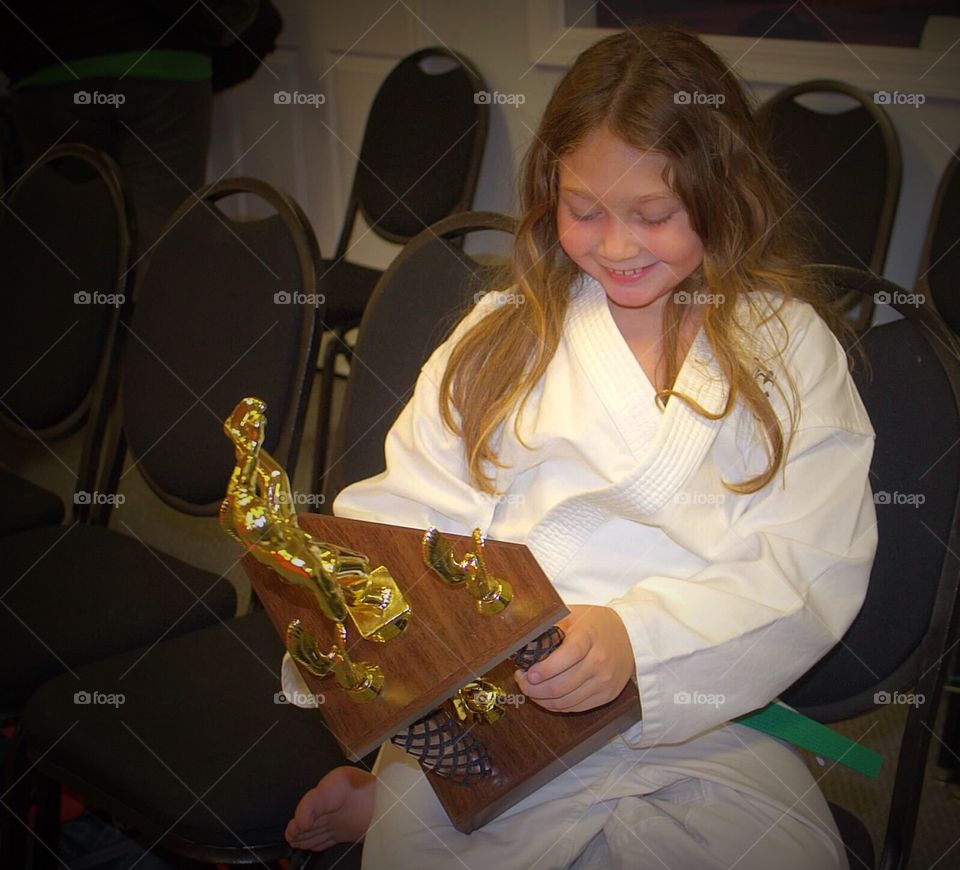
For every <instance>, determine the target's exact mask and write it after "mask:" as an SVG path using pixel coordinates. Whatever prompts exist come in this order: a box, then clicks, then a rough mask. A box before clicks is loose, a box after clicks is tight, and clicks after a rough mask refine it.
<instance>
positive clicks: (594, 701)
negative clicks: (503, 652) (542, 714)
mask: <svg viewBox="0 0 960 870" xmlns="http://www.w3.org/2000/svg"><path fill="white" fill-rule="evenodd" d="M557 624H558V625H559V626H560V628H562V629H563V632H564V634H565V635H566V637H565V638H564V640H563V643H562V644H560V646H559V647H558V648H557V649H555V650H554V651H553V652H552V653H550V655H549V656H547V657H546V658H545V659H544V660H543V661H542V662H537V664H535V665H534V666H533V667H532V668H530V670H529V671H526V672H524V671H520V670H518V671H517V672H516V675H515V676H516V680H517V685H518V686H519V687H520V691H521V692H523V693H524V695H526V696H527V697H529V698H530V700H531V701H535V702H536V703H537V704H539V705H540V706H541V707H543V708H544V709H546V710H553V711H555V712H561V711H562V712H565V713H577V712H580V711H582V710H591V709H593V708H594V707H599V706H600V705H601V704H606V703H607V702H608V701H612V700H613V699H614V698H616V697H617V695H619V694H620V692H621V691H622V690H623V687H624V686H625V685H626V684H627V680H628V679H630V677H631V676H632V675H633V672H634V669H635V667H636V665H635V662H634V658H633V647H632V646H631V645H630V638H629V636H628V635H627V629H626V627H625V626H624V624H623V621H622V620H621V619H620V616H619V615H618V614H617V612H616V611H615V610H612V609H611V608H609V607H596V606H593V605H589V604H571V605H570V615H569V616H567V617H565V618H564V619H562V620H560V622H559V623H557Z"/></svg>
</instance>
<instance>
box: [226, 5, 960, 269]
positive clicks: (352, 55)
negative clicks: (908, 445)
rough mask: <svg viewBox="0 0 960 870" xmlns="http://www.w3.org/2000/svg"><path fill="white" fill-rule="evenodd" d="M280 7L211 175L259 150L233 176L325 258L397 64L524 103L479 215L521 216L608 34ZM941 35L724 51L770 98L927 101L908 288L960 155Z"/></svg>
mask: <svg viewBox="0 0 960 870" xmlns="http://www.w3.org/2000/svg"><path fill="white" fill-rule="evenodd" d="M275 2H276V5H277V6H278V8H280V10H281V12H282V14H283V16H284V20H285V23H286V26H285V28H284V32H283V34H282V35H281V39H280V41H281V46H282V47H281V49H280V51H278V52H277V53H275V54H273V55H271V56H269V57H268V58H267V59H266V62H265V68H263V69H261V71H260V72H259V73H258V75H257V76H256V77H255V78H254V79H253V80H251V81H250V82H247V83H245V84H244V85H242V86H241V87H239V88H237V89H235V90H234V91H232V92H230V93H228V94H226V95H224V96H222V97H221V98H219V100H218V104H217V106H216V110H215V131H214V143H215V144H214V149H213V153H212V155H211V172H212V173H213V177H218V176H219V175H220V174H221V173H222V172H224V171H226V170H227V168H228V167H229V166H230V165H231V164H232V163H234V161H235V160H236V159H237V158H238V157H240V156H241V154H243V152H244V151H245V150H246V149H248V148H249V149H250V150H249V151H248V152H247V153H246V154H245V156H243V157H242V159H241V160H240V162H239V163H238V164H237V165H236V167H234V168H233V169H232V170H231V171H232V172H237V171H238V170H240V171H243V172H244V173H248V174H253V175H260V176H262V177H264V178H267V179H269V180H271V181H274V182H276V183H278V184H280V185H282V186H284V187H286V188H288V189H290V190H291V191H292V192H293V193H294V194H295V195H296V197H297V198H298V199H299V200H300V201H301V203H302V204H303V205H304V207H305V209H306V210H307V213H308V214H309V215H310V217H311V219H312V220H313V223H314V226H315V228H316V230H317V235H318V238H319V240H320V244H321V249H322V251H323V252H324V253H325V254H330V253H331V252H332V250H333V247H334V244H335V241H336V238H337V236H338V234H339V230H340V222H341V220H342V216H343V212H344V207H345V202H346V197H347V192H348V190H349V185H350V181H351V179H352V177H353V169H354V166H355V159H356V158H355V152H356V151H357V150H358V149H359V144H360V140H361V137H362V133H363V125H364V121H365V119H366V115H367V111H368V109H369V107H370V104H371V102H372V100H373V96H374V93H375V92H376V89H377V86H378V85H379V83H380V81H381V80H382V79H383V77H384V76H385V75H386V74H387V72H388V71H389V70H390V68H391V67H392V66H393V64H394V63H396V61H397V60H399V59H400V58H401V57H403V56H404V55H406V54H408V53H410V52H411V51H414V50H416V49H417V48H420V47H423V46H426V45H431V44H444V45H447V46H449V47H451V48H453V49H455V50H456V51H457V52H459V53H462V54H463V55H464V56H465V57H466V58H468V59H469V60H470V61H471V62H472V63H473V64H474V66H475V67H476V68H477V70H478V71H479V72H480V74H481V75H482V76H483V78H484V79H485V80H486V81H487V84H488V89H489V90H491V91H493V90H497V91H499V92H501V93H505V94H522V95H523V97H524V98H525V103H524V104H523V105H522V106H519V107H516V106H512V105H495V106H492V112H491V115H492V117H491V128H490V134H489V140H488V144H487V152H486V156H485V159H484V163H483V168H482V171H481V175H480V183H479V189H478V193H477V197H476V202H475V206H476V207H477V208H483V209H493V210H498V211H508V212H509V211H513V210H514V203H515V199H514V180H513V179H514V176H515V170H516V167H517V163H518V161H519V158H520V155H521V154H522V153H523V150H524V148H525V147H526V144H527V142H528V141H529V139H530V136H531V130H532V129H535V127H536V124H537V121H538V119H539V117H540V114H541V112H542V110H543V107H544V106H545V104H546V102H547V100H548V98H549V95H550V92H551V90H552V88H553V86H554V84H555V82H556V81H557V79H558V78H559V76H560V74H561V73H562V70H563V68H564V67H565V65H566V64H568V63H569V61H570V59H572V58H573V57H574V56H575V55H576V53H577V52H578V51H579V50H581V49H582V48H583V47H584V46H585V45H587V44H589V42H590V41H593V40H594V39H597V38H600V36H601V35H603V33H604V32H603V31H596V30H587V29H583V28H575V29H572V30H570V29H567V28H565V27H564V26H563V23H562V17H561V16H562V9H563V5H564V4H563V2H562V0H487V2H483V3H477V2H467V0H446V2H444V0H353V2H350V3H341V2H313V0H275ZM958 35H960V34H958ZM932 36H933V38H932V40H931V43H930V44H931V47H930V48H929V49H928V50H926V51H920V50H913V49H884V48H877V47H868V48H865V47H860V46H854V47H849V48H848V47H845V46H841V45H838V44H834V45H822V44H809V43H793V42H785V41H782V40H762V41H760V42H759V43H754V41H753V40H738V39H736V38H732V37H725V38H716V39H713V40H711V42H712V44H714V45H715V46H716V47H717V48H718V49H719V50H720V51H721V52H722V53H723V54H725V56H726V57H727V58H728V60H729V61H730V62H732V63H733V62H736V68H737V71H738V72H739V73H740V74H741V75H742V76H744V78H745V79H746V80H747V81H748V83H750V85H751V87H752V88H753V89H754V91H755V93H756V94H757V96H758V98H764V97H765V96H767V95H769V94H771V93H774V92H775V91H776V90H778V89H780V88H782V87H783V86H784V85H786V84H789V83H792V82H796V81H802V80H804V79H808V78H813V77H826V78H839V79H842V80H845V81H849V82H851V83H852V84H856V85H858V86H860V87H862V88H864V89H866V90H869V91H876V90H881V89H886V90H890V91H892V90H900V91H901V92H920V93H924V94H925V95H926V102H925V103H924V105H922V106H921V107H920V108H912V107H909V106H894V107H887V109H888V112H889V115H890V117H891V119H892V120H893V123H894V125H895V127H896V129H897V133H898V135H899V138H900V143H901V147H902V150H903V158H904V171H903V186H902V190H901V194H900V207H899V210H898V213H897V217H896V221H895V224H894V229H893V236H892V239H891V244H890V252H889V257H888V262H887V266H886V268H885V270H884V274H885V275H886V276H887V277H889V278H892V279H893V280H895V281H897V282H898V283H900V284H903V285H906V286H908V287H909V286H912V285H913V282H914V278H915V276H916V271H917V263H918V260H919V256H920V246H921V242H922V239H923V236H924V232H925V228H926V223H927V218H928V216H929V211H930V206H931V204H932V201H933V196H934V191H935V189H936V185H937V182H938V180H939V178H940V175H941V174H942V172H943V170H944V168H945V167H946V165H947V162H948V161H949V160H950V159H952V158H951V151H952V150H953V149H957V148H958V147H960V45H953V47H951V44H952V43H953V34H951V33H949V32H945V31H938V32H937V33H934V34H933V35H932ZM937 39H939V42H937V41H936V40H937ZM266 67H269V69H267V68H266ZM280 88H282V89H284V90H289V91H293V90H295V89H296V90H300V91H301V92H305V93H319V94H323V96H324V98H325V102H324V103H323V104H322V105H320V106H319V107H318V108H312V107H310V106H298V107H295V106H291V105H276V104H275V103H274V102H273V93H274V91H276V90H278V89H280ZM258 140H259V141H258ZM254 143H257V144H254ZM251 146H253V147H251ZM358 237H360V240H359V241H358V242H357V244H356V247H355V249H354V250H353V251H352V252H351V255H350V256H351V258H352V259H355V260H357V261H359V262H365V263H367V264H369V265H372V266H378V267H384V266H386V264H387V263H389V261H390V259H391V258H392V257H393V256H394V255H395V253H396V250H397V249H396V248H395V247H394V246H392V245H389V244H387V243H385V242H382V241H381V240H379V239H378V238H376V237H375V236H374V235H373V234H367V235H363V231H360V232H358V233H356V234H355V237H354V238H355V239H356V238H358Z"/></svg>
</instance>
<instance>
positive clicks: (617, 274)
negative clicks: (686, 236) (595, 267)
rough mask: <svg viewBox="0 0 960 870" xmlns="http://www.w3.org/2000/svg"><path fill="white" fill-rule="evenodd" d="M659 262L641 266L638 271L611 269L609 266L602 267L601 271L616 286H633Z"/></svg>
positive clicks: (655, 261)
mask: <svg viewBox="0 0 960 870" xmlns="http://www.w3.org/2000/svg"><path fill="white" fill-rule="evenodd" d="M659 262H660V261H659V260H654V262H652V263H650V264H649V265H647V266H641V267H640V268H639V269H611V268H610V267H609V266H604V267H603V270H604V271H605V272H606V273H607V274H608V275H609V276H610V277H611V278H612V279H613V280H614V281H616V282H617V283H618V284H634V283H636V282H637V281H639V280H640V279H642V278H644V277H645V276H646V275H647V274H649V272H650V271H651V270H652V269H653V267H654V266H656V265H657V263H659Z"/></svg>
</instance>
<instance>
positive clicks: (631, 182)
mask: <svg viewBox="0 0 960 870" xmlns="http://www.w3.org/2000/svg"><path fill="white" fill-rule="evenodd" d="M669 169H670V161H669V159H668V158H667V156H666V155H665V154H662V153H660V152H657V151H654V150H652V149H639V148H635V147H634V146H632V145H630V144H629V143H627V142H624V141H623V139H621V138H619V137H618V136H615V135H614V134H613V133H611V132H609V131H608V130H607V129H606V128H601V129H600V130H598V131H595V132H594V133H591V134H590V135H589V136H588V137H587V138H586V139H584V140H583V141H582V142H581V143H580V144H579V145H577V147H575V148H574V149H572V150H571V151H569V152H567V153H566V154H563V155H562V156H561V157H560V159H559V163H558V171H559V183H560V189H561V191H563V192H567V193H572V194H574V195H576V194H578V193H580V194H585V195H588V196H592V197H595V198H607V197H611V196H613V197H618V198H619V197H628V198H631V199H636V198H646V197H651V198H652V197H655V196H672V195H673V191H672V190H671V189H670V185H669V183H668V182H669Z"/></svg>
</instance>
